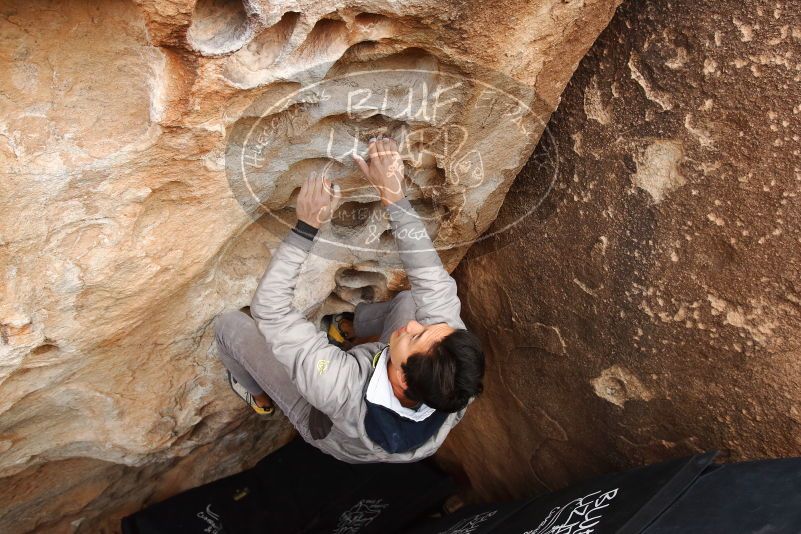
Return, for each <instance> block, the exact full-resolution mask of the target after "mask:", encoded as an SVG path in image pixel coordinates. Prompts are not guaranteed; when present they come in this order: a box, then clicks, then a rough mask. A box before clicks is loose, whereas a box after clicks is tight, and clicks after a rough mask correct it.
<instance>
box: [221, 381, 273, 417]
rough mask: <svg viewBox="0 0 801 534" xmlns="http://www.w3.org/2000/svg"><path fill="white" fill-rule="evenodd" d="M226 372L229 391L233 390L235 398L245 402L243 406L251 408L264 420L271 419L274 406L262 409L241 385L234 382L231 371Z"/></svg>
mask: <svg viewBox="0 0 801 534" xmlns="http://www.w3.org/2000/svg"><path fill="white" fill-rule="evenodd" d="M227 372H228V383H229V384H230V385H231V389H232V390H234V393H236V394H237V396H238V397H239V398H240V399H242V400H243V401H245V404H247V405H248V406H250V407H251V409H252V410H253V411H254V412H256V413H257V414H259V415H263V416H264V417H266V418H272V417H273V416H275V405H273V406H270V407H269V408H263V407H261V406H259V404H258V403H257V402H256V399H255V398H253V395H252V394H251V393H250V392H249V391H248V390H246V389H245V388H244V387H243V386H242V384H240V383H239V382H237V381H236V378H234V376H233V375H232V374H231V371H227Z"/></svg>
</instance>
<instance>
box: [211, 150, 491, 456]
mask: <svg viewBox="0 0 801 534" xmlns="http://www.w3.org/2000/svg"><path fill="white" fill-rule="evenodd" d="M353 158H354V160H355V162H356V164H357V165H358V166H359V168H360V169H361V171H362V172H363V173H364V174H365V175H366V177H367V179H368V181H369V182H370V183H371V184H372V185H373V186H374V187H375V188H376V190H377V191H378V193H379V196H380V199H381V205H382V206H383V207H384V208H385V209H386V212H387V214H388V217H389V222H390V225H391V227H392V229H393V232H394V234H395V236H396V244H397V247H398V252H399V255H400V258H401V261H402V262H403V264H404V267H405V269H406V273H407V277H408V279H409V282H410V286H411V289H410V290H406V291H401V292H400V293H398V294H397V295H396V296H395V297H394V298H393V299H392V300H390V301H388V302H370V303H367V302H362V303H359V304H358V305H357V306H356V308H355V310H354V312H353V313H350V314H348V313H341V314H336V315H334V316H327V317H326V319H325V321H324V323H325V324H326V325H327V331H326V332H323V331H319V330H318V329H317V327H315V325H314V324H313V323H311V322H310V321H308V320H307V319H306V317H305V316H304V315H303V314H301V313H300V312H298V311H297V310H295V309H294V308H293V307H292V298H293V294H294V289H295V284H296V282H297V278H298V274H299V273H300V270H301V266H302V264H303V262H304V261H305V259H306V258H307V256H308V255H309V252H310V250H311V248H312V245H313V242H314V238H315V236H316V234H317V231H318V229H319V228H320V226H321V225H322V224H324V223H326V222H328V221H329V220H330V219H331V216H332V212H333V210H334V209H335V207H336V204H337V201H338V200H339V193H338V191H337V189H338V188H333V187H332V185H331V181H330V180H329V179H328V177H327V176H325V175H321V176H320V177H314V176H313V177H309V178H307V179H306V180H305V183H304V184H303V185H302V186H301V189H300V194H299V196H298V200H297V218H298V221H297V224H296V226H295V227H294V228H293V229H292V230H291V231H290V232H289V233H288V234H287V236H286V237H285V238H284V240H283V242H282V243H281V245H280V246H279V247H278V248H277V250H276V251H275V253H274V255H273V257H272V259H271V261H270V264H269V266H268V267H267V270H266V271H265V273H264V276H263V277H262V279H261V282H260V283H259V285H258V287H257V289H256V293H255V295H254V296H253V300H252V302H251V305H250V308H249V312H246V311H242V310H235V311H229V312H226V313H223V314H222V315H220V316H219V317H217V318H216V319H215V323H214V330H215V337H216V341H217V345H218V349H219V354H220V358H221V359H222V361H223V363H224V364H225V366H226V367H227V369H228V379H229V382H230V384H231V387H232V388H233V389H234V391H235V392H237V394H239V395H240V396H241V397H242V398H243V399H244V400H245V402H247V403H248V404H249V405H250V406H251V408H252V409H253V410H254V411H256V412H257V413H260V414H265V415H267V416H270V415H271V414H274V413H275V406H274V405H273V402H274V403H275V405H277V407H278V408H280V409H281V411H282V412H283V413H284V414H285V415H286V416H287V418H288V419H289V421H290V422H291V423H292V425H293V426H294V427H295V428H296V429H297V431H298V433H299V434H300V435H301V437H302V438H303V439H304V440H306V441H307V442H309V443H310V444H312V445H314V446H316V447H317V448H319V449H320V450H322V451H324V452H326V453H328V454H331V455H332V456H334V457H336V458H338V459H340V460H343V461H345V462H349V463H361V462H381V461H384V462H412V461H416V460H420V459H422V458H425V457H427V456H430V455H432V454H434V452H435V451H436V450H437V449H438V448H439V446H440V445H441V444H442V442H443V441H444V439H445V437H446V436H447V434H448V432H449V431H450V430H451V428H453V427H454V426H455V425H456V424H457V423H458V422H459V421H460V420H461V419H462V417H463V416H464V414H465V411H466V409H467V406H468V405H469V404H470V403H471V402H472V401H473V400H474V399H475V397H476V396H477V395H478V394H479V393H481V391H482V389H483V385H482V380H483V375H484V354H483V352H482V349H481V345H480V343H479V341H478V338H477V337H476V336H475V335H474V334H472V333H470V332H469V331H468V330H467V329H466V328H465V325H464V323H463V322H462V320H461V318H460V317H459V313H460V309H461V304H460V302H459V299H458V297H457V295H456V282H455V281H454V279H453V278H452V277H451V276H450V275H449V274H448V272H447V271H446V270H445V269H444V267H443V265H442V262H441V261H440V258H439V255H438V254H437V252H436V251H435V250H434V247H433V244H432V242H431V239H430V237H429V236H428V234H427V233H426V230H425V228H424V226H423V224H422V223H421V221H420V219H419V217H418V216H417V213H416V212H415V210H414V208H413V207H412V205H411V204H410V202H409V200H408V199H407V198H406V196H405V192H404V189H405V186H404V169H403V161H402V159H401V156H400V153H399V152H398V145H397V142H396V141H395V140H394V139H392V138H391V137H386V138H384V137H383V136H379V137H378V138H371V139H370V142H369V145H368V158H367V159H368V160H369V163H368V162H367V161H365V160H364V159H362V158H361V157H360V156H358V155H354V156H353ZM418 321H419V322H418Z"/></svg>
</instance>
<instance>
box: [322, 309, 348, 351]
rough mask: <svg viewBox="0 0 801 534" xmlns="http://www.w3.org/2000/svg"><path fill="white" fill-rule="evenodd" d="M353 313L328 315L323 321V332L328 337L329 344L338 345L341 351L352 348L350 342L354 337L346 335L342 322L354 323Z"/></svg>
mask: <svg viewBox="0 0 801 534" xmlns="http://www.w3.org/2000/svg"><path fill="white" fill-rule="evenodd" d="M353 317H354V315H353V312H342V313H335V314H333V315H326V316H325V317H323V320H322V327H323V331H324V332H325V333H326V335H327V336H328V342H329V343H331V344H332V345H336V346H337V347H339V348H340V349H347V348H349V347H350V344H351V343H350V342H351V340H352V339H353V337H348V336H346V335H345V331H344V330H343V329H342V321H343V320H345V321H350V322H351V324H352V323H353Z"/></svg>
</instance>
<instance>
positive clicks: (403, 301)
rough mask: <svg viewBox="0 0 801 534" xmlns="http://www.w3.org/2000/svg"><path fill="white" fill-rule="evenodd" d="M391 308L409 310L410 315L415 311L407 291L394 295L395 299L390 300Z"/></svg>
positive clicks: (410, 295)
mask: <svg viewBox="0 0 801 534" xmlns="http://www.w3.org/2000/svg"><path fill="white" fill-rule="evenodd" d="M392 307H393V308H395V307H400V308H402V309H407V310H410V311H411V312H412V314H414V310H415V309H417V306H416V305H415V303H414V299H413V298H412V292H411V291H409V290H408V289H406V290H404V291H401V292H400V293H398V294H397V295H395V298H393V299H392Z"/></svg>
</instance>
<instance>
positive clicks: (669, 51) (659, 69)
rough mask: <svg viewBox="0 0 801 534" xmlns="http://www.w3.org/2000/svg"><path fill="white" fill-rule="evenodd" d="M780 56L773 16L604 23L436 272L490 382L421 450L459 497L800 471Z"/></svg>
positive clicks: (792, 222)
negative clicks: (491, 218) (761, 465)
mask: <svg viewBox="0 0 801 534" xmlns="http://www.w3.org/2000/svg"><path fill="white" fill-rule="evenodd" d="M800 52H801V13H799V11H798V9H797V8H796V6H794V5H793V4H791V3H784V2H779V3H777V2H767V1H761V0H745V1H742V0H737V1H734V0H731V1H728V0H715V1H704V0H700V1H699V0H671V1H669V2H636V1H635V2H629V3H627V4H624V5H623V6H622V7H621V8H620V9H619V10H618V13H617V14H616V16H615V18H614V19H613V22H612V23H610V26H609V27H608V28H607V29H606V30H605V32H604V33H603V34H602V36H601V37H600V38H599V39H598V41H596V44H595V45H594V46H593V48H592V50H591V51H590V53H588V55H587V56H586V57H585V58H584V60H583V61H582V63H581V65H580V67H579V69H578V70H577V72H576V74H575V76H574V78H573V80H572V81H571V83H570V85H569V86H568V88H567V89H566V90H565V92H564V94H563V96H562V101H561V103H560V106H559V109H558V111H557V112H556V113H555V114H554V115H553V116H552V118H551V122H550V123H549V127H548V130H549V131H548V134H547V135H543V137H542V140H541V142H540V145H539V146H538V148H537V150H536V151H535V153H534V155H533V156H532V158H531V159H530V161H529V162H528V163H527V165H526V167H525V168H524V169H523V171H522V172H521V174H520V175H519V176H518V177H517V180H516V181H515V182H514V184H513V186H512V188H511V189H510V191H509V194H507V196H506V201H505V203H504V205H503V207H502V209H501V210H500V213H499V216H498V218H497V219H496V221H495V223H494V224H493V226H492V227H491V228H490V232H494V231H496V230H498V229H502V228H505V227H506V226H511V229H510V230H508V231H507V232H504V233H500V234H498V235H496V236H495V237H493V238H492V239H490V240H487V241H483V242H481V243H478V244H477V245H476V246H475V247H473V248H472V249H471V250H470V252H469V254H468V255H467V256H466V257H465V259H464V260H463V262H462V263H461V264H460V266H459V267H458V269H457V270H456V274H455V276H456V278H457V281H458V283H459V290H460V295H461V296H462V300H463V303H464V316H465V319H466V322H467V323H468V325H469V326H470V327H471V328H473V329H475V330H476V331H477V332H478V333H479V334H480V335H481V337H482V338H483V340H484V341H485V343H486V344H487V346H488V347H489V348H490V351H489V371H488V379H487V384H486V385H487V388H486V394H485V395H484V398H483V399H481V400H480V401H478V402H476V403H474V404H473V407H472V408H471V411H470V413H468V414H467V416H466V418H465V420H464V421H463V422H462V423H461V424H460V425H459V426H458V427H457V428H456V429H455V430H454V432H452V433H451V435H450V437H449V441H448V443H447V444H446V446H447V450H441V452H442V459H443V461H446V462H448V463H450V464H454V465H460V466H461V467H462V469H463V470H464V473H465V475H466V477H468V478H469V480H470V481H471V482H472V483H473V485H474V486H475V488H476V490H477V495H476V496H475V497H477V498H507V497H512V496H520V495H523V494H529V493H531V492H539V491H544V490H548V489H555V488H559V487H563V486H565V485H568V484H570V483H572V482H575V481H576V480H578V479H583V478H587V477H590V476H592V475H595V474H598V473H601V472H608V471H612V470H616V469H622V468H628V467H632V466H637V465H642V464H646V463H650V462H656V461H659V460H663V459H666V458H670V457H676V456H681V455H688V454H692V453H695V452H698V451H701V450H709V449H719V450H721V451H723V453H724V457H726V458H728V459H730V460H744V459H749V458H762V457H780V456H790V455H795V456H797V455H799V454H801V432H800V431H799V430H801V411H800V410H801V408H799V406H801V334H799V325H801V209H799V203H798V196H799V192H801V158H799V148H801V147H800V146H799V131H800V130H801V128H799V126H801V124H800V120H799V117H801V115H799V111H801V106H800V105H799V104H800V103H801V84H799V80H800V79H801V63H800V62H799V61H801V56H799V53H800ZM529 212H531V216H528V217H521V215H525V214H527V213H529ZM446 453H447V454H446Z"/></svg>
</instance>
